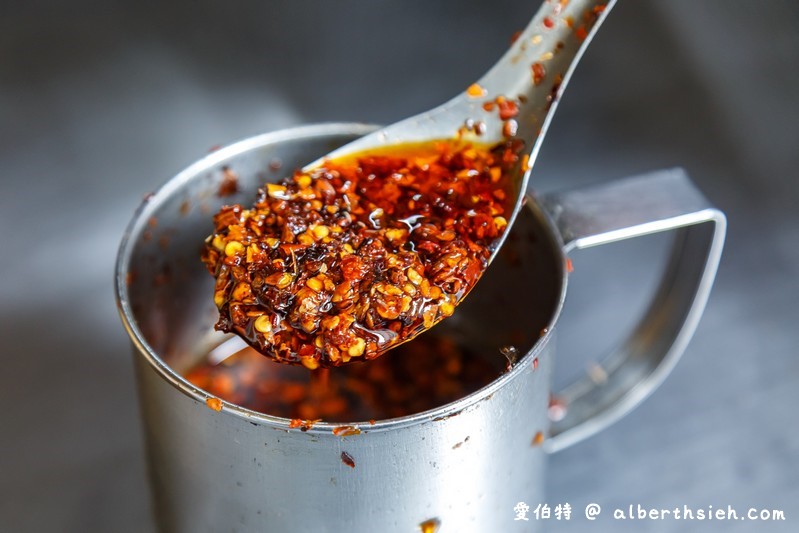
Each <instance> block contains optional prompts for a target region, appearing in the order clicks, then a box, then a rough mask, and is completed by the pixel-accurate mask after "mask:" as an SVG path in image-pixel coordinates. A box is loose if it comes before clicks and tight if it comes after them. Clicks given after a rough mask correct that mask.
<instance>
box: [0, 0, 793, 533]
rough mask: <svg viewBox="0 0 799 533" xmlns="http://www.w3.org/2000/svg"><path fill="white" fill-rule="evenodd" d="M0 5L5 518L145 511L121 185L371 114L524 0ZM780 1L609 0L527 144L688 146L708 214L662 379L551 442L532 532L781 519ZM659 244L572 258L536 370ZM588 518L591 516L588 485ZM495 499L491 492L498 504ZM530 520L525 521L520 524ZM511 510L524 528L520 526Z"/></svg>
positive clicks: (50, 519)
mask: <svg viewBox="0 0 799 533" xmlns="http://www.w3.org/2000/svg"><path fill="white" fill-rule="evenodd" d="M262 4H263V3H258V2H241V3H238V4H236V5H235V6H234V5H231V4H230V3H218V2H210V1H202V2H200V3H199V4H198V3H190V2H188V1H183V0H181V1H175V2H169V3H166V4H164V3H156V2H154V1H152V0H147V1H143V2H135V3H134V2H119V3H116V4H109V3H108V2H99V1H95V0H81V1H78V2H72V3H69V4H64V3H60V2H55V1H50V2H39V3H36V5H35V6H33V5H32V4H31V5H26V6H23V5H16V6H4V12H3V15H2V17H0V183H2V189H1V191H2V194H0V227H2V228H3V229H2V232H0V243H1V244H2V250H3V252H4V258H3V260H2V261H0V273H2V276H0V280H2V281H0V291H1V292H0V316H1V317H2V320H0V335H2V337H3V339H4V342H3V344H2V348H0V350H2V361H3V371H2V372H0V405H2V406H3V408H2V410H0V413H2V414H0V427H1V428H2V429H0V451H2V453H1V454H0V472H2V475H0V529H2V530H3V531H14V532H16V531H23V532H27V531H35V532H40V531H67V532H73V531H74V532H82V531H117V532H126V531H130V532H147V531H153V530H154V526H153V524H152V520H151V517H150V504H149V501H148V493H147V486H146V480H145V472H144V463H143V458H142V452H143V450H142V438H141V428H140V425H139V421H138V413H137V406H136V401H135V397H134V389H133V375H132V365H131V362H130V356H129V351H128V344H127V339H126V337H125V334H124V332H123V330H122V327H121V325H120V323H119V320H118V318H117V316H116V311H115V309H114V304H113V293H112V265H113V260H114V255H115V251H116V246H117V243H118V240H119V238H120V236H121V234H122V230H123V228H124V226H125V224H126V223H127V221H128V219H129V217H130V215H131V213H132V211H133V209H134V207H135V206H136V205H137V203H138V202H139V200H140V198H141V197H142V196H143V195H144V194H145V193H146V192H147V191H150V190H152V189H153V188H155V187H156V186H158V185H159V184H160V183H162V182H163V181H164V180H165V179H167V178H168V177H169V176H170V175H172V174H173V173H175V172H176V171H177V170H179V169H180V168H182V167H183V166H185V165H186V164H188V163H189V162H191V161H192V160H194V159H196V158H197V157H199V156H200V155H202V154H203V153H204V152H205V151H206V150H207V149H208V148H210V147H211V146H213V145H216V144H225V143H228V142H231V141H233V140H236V139H239V138H242V137H246V136H249V135H253V134H256V133H260V132H263V131H267V130H273V129H277V128H280V127H284V126H290V125H296V124H302V123H309V122H319V121H326V120H363V121H366V122H382V123H388V122H392V121H394V120H397V119H399V118H402V117H404V116H408V115H410V114H413V113H416V112H418V111H421V110H424V109H427V108H429V107H432V106H433V105H435V104H438V103H440V102H442V101H444V100H445V99H447V98H448V97H450V96H451V95H453V94H455V93H456V92H458V91H460V90H462V89H463V87H465V86H466V85H468V84H469V83H470V82H471V81H472V80H473V79H475V78H476V77H478V76H479V75H480V74H481V73H482V72H483V71H484V70H485V68H486V67H487V66H489V65H490V64H491V63H492V62H493V61H494V59H495V58H496V57H498V56H499V54H500V53H501V52H502V50H503V49H504V47H505V46H506V43H507V39H508V36H509V35H510V34H511V33H512V32H513V31H514V30H515V29H517V28H518V27H520V26H522V25H523V22H524V21H526V20H527V19H528V18H529V16H530V15H531V14H532V12H533V10H534V9H535V6H534V5H532V4H528V3H527V2H511V1H501V2H490V3H488V2H483V3H479V2H477V1H471V2H462V3H458V7H457V8H456V7H455V4H454V3H453V2H450V3H444V2H439V3H422V2H419V1H417V2H410V3H408V2H404V3H402V4H400V3H399V2H395V3H374V2H365V1H362V2H356V1H347V2H338V3H336V6H335V7H334V6H333V5H332V3H327V2H321V1H316V2H313V3H312V4H311V6H310V7H307V6H308V4H307V3H303V5H302V6H300V5H299V3H293V4H289V3H284V4H281V5H278V6H276V5H269V6H267V5H266V4H263V5H262ZM797 22H799V8H798V7H797V6H796V4H795V3H794V2H790V1H788V0H782V1H780V0H770V1H768V2H760V3H752V2H747V3H744V2H735V3H732V2H724V1H723V0H701V1H697V2H694V1H691V0H679V1H672V2H655V1H654V0H648V1H635V2H633V1H629V0H628V1H625V0H621V2H620V3H619V5H618V7H617V8H616V11H615V12H614V13H613V14H612V16H611V17H610V18H609V20H608V22H607V25H606V26H605V27H603V28H602V30H601V31H600V33H599V36H598V38H597V39H596V41H595V42H594V44H593V45H592V48H591V49H590V50H589V52H588V54H587V55H586V57H585V59H584V60H583V62H582V63H581V65H580V67H579V68H578V70H577V74H576V76H575V78H574V79H573V81H572V84H571V85H570V87H569V89H568V91H567V93H566V97H565V99H564V101H563V103H562V105H561V107H560V109H559V111H558V115H557V117H556V119H555V121H554V124H553V128H552V130H551V132H550V134H549V138H548V140H547V141H546V143H545V145H544V148H543V150H542V152H541V157H540V159H539V162H538V165H537V167H536V170H535V174H534V176H533V179H532V183H533V187H535V188H536V189H539V190H542V191H549V190H555V189H557V188H559V187H565V186H576V185H581V184H587V183H595V182H602V181H607V180H610V179H613V178H615V177H622V176H625V175H630V174H634V173H637V172H643V171H646V170H650V169H654V168H659V167H668V166H674V165H682V166H685V167H686V168H687V169H688V170H689V172H690V173H691V175H692V176H693V178H694V180H695V181H696V182H697V184H698V185H699V186H700V187H701V188H702V189H703V190H704V191H705V193H706V195H707V196H708V197H709V198H710V199H712V200H713V201H714V202H715V203H716V204H717V205H718V206H719V207H720V208H722V209H723V210H724V211H726V213H727V215H728V217H729V221H730V227H729V234H728V241H727V247H726V250H725V257H724V259H723V262H722V266H721V269H720V271H719V275H718V278H717V283H716V287H715V291H714V293H713V295H712V296H711V300H710V303H709V306H708V308H707V311H706V313H705V317H704V319H703V321H702V323H701V324H700V327H699V329H698V331H697V333H696V337H695V338H694V341H693V342H692V344H691V345H690V346H689V348H688V351H687V352H686V354H685V356H684V358H683V360H682V361H681V362H680V363H679V365H678V366H677V368H676V370H675V371H674V373H673V374H672V376H671V377H670V378H669V379H668V380H667V381H666V383H665V384H664V385H663V387H662V388H661V389H660V390H659V391H657V392H656V393H655V394H654V395H653V396H652V397H651V398H650V399H649V400H647V401H646V402H645V403H644V404H643V405H642V406H641V407H640V408H638V409H637V410H636V411H634V412H633V413H632V414H630V415H629V416H628V417H627V418H625V419H624V420H622V421H621V422H619V423H618V424H616V425H615V426H613V427H612V428H610V429H608V430H606V431H605V432H603V433H601V434H599V435H597V436H595V437H593V438H591V439H590V440H588V441H585V442H583V443H580V444H578V445H576V446H574V447H573V448H571V449H568V450H565V451H563V452H561V453H559V454H557V455H555V456H553V457H552V458H551V460H550V470H549V476H548V481H547V484H548V491H549V501H548V502H527V503H529V504H531V506H532V507H535V505H537V504H538V503H549V504H550V505H552V506H554V505H556V504H558V503H570V504H571V506H572V507H573V509H574V511H573V515H572V518H571V520H569V521H564V520H561V521H556V520H554V519H550V520H549V521H548V522H547V524H546V529H547V530H550V531H563V532H568V531H596V532H600V531H652V532H670V531H685V530H687V529H690V530H691V531H709V532H713V531H742V532H743V531H764V532H766V533H768V532H772V531H774V532H778V531H796V528H797V527H799V526H798V525H797V521H798V520H799V503H797V502H799V430H798V429H797V422H799V419H797V415H796V407H795V406H796V405H797V404H799V357H797V355H798V354H797V352H798V351H799V333H797V329H796V324H797V322H799V321H797V319H799V311H797V307H796V302H797V301H799V282H797V279H799V247H797V246H796V244H797V237H798V236H799V210H797V209H796V205H797V204H799V185H797V175H796V173H797V171H796V169H797V167H799V151H797V150H796V147H795V143H796V139H797V137H799V102H797V99H796V95H797V94H799V74H797V72H798V71H797V68H796V67H797V65H799V33H797V32H796V31H795V28H796V24H797ZM665 241H666V239H662V238H653V239H648V240H643V241H640V242H636V243H625V244H619V245H615V246H614V247H612V248H611V247H605V248H602V249H596V250H589V251H584V252H580V253H579V254H577V255H575V256H574V258H573V259H574V265H575V269H576V271H575V273H574V275H573V276H572V278H571V287H570V294H569V297H568V302H567V307H566V312H565V314H564V317H563V323H562V326H563V327H562V332H561V333H562V335H561V337H560V339H559V340H560V342H559V348H560V354H559V355H560V360H559V361H558V364H559V369H558V373H557V376H556V381H557V382H558V383H561V384H562V383H565V382H567V381H568V380H569V379H570V378H571V377H574V376H577V375H579V374H580V373H581V372H583V370H584V368H585V367H586V365H587V364H589V363H590V361H591V360H592V359H594V358H596V357H598V356H600V355H601V353H602V352H603V351H604V350H606V349H607V348H609V347H611V346H612V345H613V342H614V340H617V339H618V338H619V336H620V335H621V334H622V333H623V332H624V331H625V330H626V329H627V328H629V327H630V325H631V324H632V318H633V317H634V316H635V314H636V313H637V312H638V311H639V310H640V308H641V306H642V305H643V303H644V302H645V299H646V295H647V291H648V290H650V288H651V285H652V283H653V280H654V279H655V278H656V275H657V273H658V271H657V268H656V267H653V266H652V265H653V264H656V263H657V261H658V259H660V258H661V257H662V255H663V253H662V252H663V248H664V246H665V244H666V242H665ZM589 502H596V503H598V504H600V505H601V506H602V507H603V509H604V512H603V514H602V515H601V516H600V518H599V519H598V520H597V521H595V522H593V523H589V522H587V521H586V520H585V518H583V517H582V507H584V506H585V504H587V503H589ZM637 503H641V504H642V505H645V506H648V507H658V508H674V507H682V506H683V505H688V506H690V507H693V508H705V509H706V508H707V507H708V506H710V505H712V506H713V507H714V508H718V507H724V508H726V506H727V505H732V506H735V507H737V508H738V509H744V510H745V509H748V508H749V507H758V508H774V509H782V510H784V511H785V513H786V515H787V516H788V521H786V522H784V523H768V524H765V523H759V524H755V523H753V522H747V521H738V522H718V521H705V522H693V523H691V524H690V526H688V525H686V523H685V522H680V521H676V520H662V521H646V522H630V521H627V522H614V521H613V520H611V519H610V517H609V516H608V514H609V513H610V512H611V511H612V509H613V508H615V507H624V508H626V507H627V506H628V505H630V504H637ZM512 512H513V511H512V509H508V513H512ZM528 526H529V524H528ZM522 530H525V529H523V528H522V527H521V525H520V531H522Z"/></svg>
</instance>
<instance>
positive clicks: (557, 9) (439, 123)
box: [306, 0, 616, 191]
mask: <svg viewBox="0 0 799 533" xmlns="http://www.w3.org/2000/svg"><path fill="white" fill-rule="evenodd" d="M615 3H616V0H545V1H544V2H543V3H542V5H541V7H540V8H539V10H538V12H537V13H536V14H535V16H534V17H533V19H532V20H531V21H530V23H529V24H528V25H527V27H526V28H525V29H524V30H523V31H522V32H521V33H520V34H519V35H518V37H517V38H516V40H515V41H514V42H513V44H512V45H511V47H510V48H509V49H508V51H507V52H506V53H505V55H503V56H502V57H501V58H500V60H499V61H497V63H496V64H495V65H494V66H493V67H492V68H491V69H490V70H489V71H488V72H487V73H486V74H485V75H484V76H483V77H482V78H480V80H479V81H478V82H477V83H476V84H474V85H472V86H471V87H469V88H468V89H466V90H465V91H464V92H462V93H461V94H459V95H457V96H456V97H455V98H453V99H451V100H449V101H448V102H446V103H444V104H442V105H440V106H438V107H436V108H434V109H431V110H429V111H426V112H424V113H421V114H418V115H415V116H413V117H410V118H407V119H405V120H401V121H400V122H396V123H394V124H392V125H390V126H387V127H385V128H382V129H380V130H378V131H377V132H375V133H373V134H371V135H367V136H366V137H363V138H361V139H358V140H356V141H354V142H352V143H350V144H348V145H346V146H344V147H342V148H340V149H338V150H335V151H334V152H332V153H330V154H328V156H327V157H329V158H335V157H339V156H342V155H345V154H347V153H354V152H358V151H362V150H369V149H372V148H377V147H379V146H385V145H392V144H401V143H408V142H419V141H427V140H431V139H448V138H452V137H454V136H455V135H456V134H457V133H458V130H459V128H462V126H464V123H467V122H468V123H469V124H473V125H474V127H475V128H476V129H479V130H480V134H479V137H478V136H477V134H476V130H473V131H471V132H469V131H467V132H465V133H466V135H470V134H471V135H474V136H475V140H479V141H481V142H485V143H487V144H493V143H496V142H499V141H501V140H503V139H504V138H506V137H507V136H508V135H507V134H508V133H513V134H514V135H515V136H516V137H518V138H520V139H524V140H525V142H526V143H527V146H526V147H525V150H524V151H525V152H526V153H527V154H529V162H528V167H529V166H532V163H533V161H534V160H535V157H536V156H537V154H538V150H539V148H540V146H541V141H542V140H543V137H544V133H545V132H546V129H547V127H548V125H549V122H550V121H551V119H552V115H553V114H554V111H555V107H556V106H557V102H558V100H559V99H560V96H561V94H562V93H563V90H564V88H565V87H566V84H567V83H568V81H569V78H570V77H571V74H572V72H573V71H574V67H575V66H576V64H577V62H578V61H579V59H580V57H581V56H582V54H583V52H584V51H585V49H586V47H587V46H588V44H589V42H590V41H591V39H592V38H593V36H594V34H595V33H596V31H597V29H598V28H599V26H600V25H601V23H602V22H603V21H604V20H605V18H606V17H607V14H608V12H609V11H610V9H611V8H612V7H613V5H614V4H615ZM536 65H537V66H536ZM498 98H504V99H505V100H506V102H507V101H512V103H511V104H505V107H508V106H510V107H512V106H514V105H515V106H516V107H517V108H518V114H516V115H515V116H514V117H511V119H506V118H503V117H504V116H507V112H505V113H500V107H499V106H498V105H497V103H496V100H497V99H498ZM492 103H493V105H492ZM508 120H513V121H514V122H515V124H513V123H511V124H506V122H507V121H508ZM514 128H515V131H513V132H511V131H508V130H509V129H514ZM319 163H321V160H317V161H315V162H313V163H311V164H310V165H308V166H307V167H306V169H307V168H312V167H314V166H316V165H318V164H319ZM528 175H529V172H524V177H523V179H522V181H521V182H520V183H519V185H520V188H519V190H521V191H524V189H525V187H526V184H527V178H528Z"/></svg>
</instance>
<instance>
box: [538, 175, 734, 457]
mask: <svg viewBox="0 0 799 533" xmlns="http://www.w3.org/2000/svg"><path fill="white" fill-rule="evenodd" d="M542 203H543V205H544V206H545V209H546V210H547V211H548V212H549V213H550V216H552V218H553V220H554V221H555V224H556V226H557V228H558V230H559V232H560V234H561V236H562V238H563V241H564V250H565V251H566V252H567V253H568V252H569V251H571V250H573V249H578V248H587V247H590V246H597V245H601V244H606V243H610V242H614V241H618V240H622V239H629V238H632V237H638V236H641V235H647V234H650V233H656V232H661V231H669V230H676V231H677V235H676V238H675V241H674V245H673V249H672V253H671V259H670V261H669V264H668V268H667V269H666V271H665V273H664V275H663V280H662V282H661V286H660V288H659V289H658V291H657V293H656V294H655V296H654V297H653V300H652V302H651V304H650V306H649V310H648V311H647V313H646V314H645V315H644V317H643V318H642V320H641V322H640V323H639V325H638V326H637V328H636V329H635V331H634V332H633V333H632V335H631V336H630V338H629V339H627V340H626V341H625V342H624V343H622V345H621V346H620V347H619V348H618V349H617V350H616V351H615V352H614V353H612V354H611V355H610V356H609V357H607V358H606V359H605V362H604V363H603V364H602V366H601V367H599V368H601V372H600V375H601V379H600V380H599V381H597V379H596V378H594V379H591V378H590V377H586V378H585V379H583V380H582V381H579V382H577V383H575V384H573V385H571V386H570V387H568V388H567V389H566V390H565V391H563V392H561V393H558V396H559V397H560V398H561V399H562V400H563V401H564V403H565V404H566V405H567V406H568V410H567V414H566V416H565V417H564V418H563V419H562V420H559V421H557V422H555V423H554V424H553V427H552V433H553V438H551V439H550V440H549V441H548V442H547V450H548V451H551V452H554V451H558V450H560V449H562V448H564V447H567V446H570V445H571V444H573V443H575V442H577V441H579V440H582V439H584V438H585V437H587V436H589V435H592V434H593V433H596V432H597V431H599V430H601V429H602V428H604V427H606V426H608V425H609V424H611V423H613V422H614V421H616V420H617V419H618V418H620V417H621V416H623V415H624V414H625V413H627V412H628V411H629V410H631V409H632V408H633V407H635V406H636V405H638V404H639V403H640V402H641V401H642V400H643V399H644V398H646V397H647V396H648V395H649V394H650V393H651V392H652V391H653V390H654V389H655V388H657V386H658V385H660V383H661V382H662V381H663V380H664V379H665V378H666V376H667V375H668V374H669V372H671V369H672V368H673V367H674V365H675V364H676V363H677V360H678V359H679V358H680V356H681V355H682V353H683V351H684V350H685V347H686V345H687V343H688V341H689V339H690V338H691V336H692V335H693V333H694V330H695V329H696V325H697V323H698V322H699V318H700V316H701V315H702V311H703V310H704V308H705V304H706V302H707V298H708V295H709V294H710V288H711V286H712V285H713V279H714V278H715V276H716V269H717V268H718V264H719V261H720V259H721V250H722V247H723V245H724V236H725V233H726V226H727V223H726V219H725V217H724V214H723V213H721V212H720V211H719V210H718V209H715V208H713V207H712V206H711V204H710V203H709V202H708V201H707V200H706V199H705V198H704V197H703V196H702V194H701V193H700V192H699V191H698V190H697V189H696V187H694V185H693V184H692V183H691V181H690V180H689V178H688V176H687V175H686V174H685V172H684V171H682V170H681V169H673V170H666V171H659V172H653V173H651V174H648V175H645V176H640V177H636V178H629V179H626V180H621V181H617V182H613V183H611V184H608V185H600V186H595V187H587V188H582V189H578V190H575V191H567V192H561V193H556V194H552V195H549V196H546V197H544V198H543V199H542ZM597 355H599V354H597Z"/></svg>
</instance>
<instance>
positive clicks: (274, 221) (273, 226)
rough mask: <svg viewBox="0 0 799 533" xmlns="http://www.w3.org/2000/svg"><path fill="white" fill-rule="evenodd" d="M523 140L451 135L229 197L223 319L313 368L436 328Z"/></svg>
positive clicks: (496, 220) (474, 266) (477, 262)
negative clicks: (245, 196)
mask: <svg viewBox="0 0 799 533" xmlns="http://www.w3.org/2000/svg"><path fill="white" fill-rule="evenodd" d="M508 102H512V101H510V100H504V99H503V103H504V105H505V106H506V111H505V114H506V116H507V115H511V116H513V115H515V114H516V113H518V107H517V106H516V104H515V103H512V105H509V104H508ZM498 104H499V105H503V104H502V103H499V102H498ZM514 130H515V128H514ZM520 149H521V145H520V143H519V142H517V141H508V142H505V143H500V144H499V145H497V146H495V147H493V148H491V149H488V148H485V147H479V146H473V145H455V144H454V143H452V142H448V141H442V142H437V143H426V144H424V145H407V146H404V147H400V148H394V149H393V150H391V151H388V152H383V153H376V152H371V153H363V154H358V155H356V156H352V157H349V158H346V159H343V160H339V161H331V162H327V163H325V164H324V165H323V166H322V167H321V168H318V169H315V170H313V171H311V172H308V173H302V172H299V171H298V172H296V173H295V174H294V175H293V176H291V177H289V178H286V179H284V180H283V181H281V182H280V183H268V184H266V186H265V187H264V188H263V189H261V191H260V192H259V196H258V198H257V200H256V202H255V205H254V206H253V207H252V208H249V209H246V208H244V207H243V206H241V205H232V206H225V207H223V208H222V209H221V210H220V211H219V213H217V214H216V216H215V217H214V224H215V231H214V233H213V234H212V235H211V236H210V237H208V239H207V240H206V246H205V250H204V253H203V261H204V263H205V264H206V266H207V267H208V269H209V271H210V272H211V273H212V274H213V275H214V276H215V278H216V286H215V291H214V302H215V303H216V305H217V307H218V308H219V311H220V318H219V321H218V322H217V324H216V328H217V329H219V330H221V331H225V332H235V333H237V334H239V335H240V336H241V337H242V338H244V339H245V340H246V341H247V342H248V343H250V344H251V345H252V346H253V347H255V348H256V349H257V350H259V351H260V352H261V353H263V354H264V355H266V356H267V357H270V358H272V359H274V360H276V361H279V362H284V363H290V364H302V365H304V366H305V367H307V368H309V369H312V370H313V369H316V368H319V367H330V366H339V365H342V364H345V363H348V362H350V361H353V360H365V359H373V358H375V357H377V356H379V355H380V354H381V353H382V352H384V351H385V350H387V349H388V348H390V347H392V346H394V345H397V344H399V343H402V342H405V341H407V340H410V339H411V338H413V337H415V336H416V335H418V334H419V333H420V332H422V331H423V330H426V329H429V328H430V327H432V326H433V325H434V324H436V323H437V322H438V321H440V320H442V319H443V318H446V317H448V316H450V315H451V314H452V313H453V311H454V309H455V306H456V305H457V304H458V303H459V302H460V300H461V299H462V298H464V297H465V296H466V294H467V293H468V292H469V291H470V290H471V288H472V287H473V286H474V284H475V283H476V282H477V280H478V278H479V277H480V275H481V274H482V272H483V270H484V269H485V267H486V265H487V262H488V258H489V257H490V255H491V251H490V249H489V245H490V244H491V243H492V242H493V241H494V240H495V239H496V238H497V237H499V236H500V235H501V234H502V233H503V232H504V230H505V228H506V226H507V220H506V218H505V216H506V215H507V213H509V211H510V210H509V206H507V205H506V202H504V201H500V200H499V199H498V198H505V195H504V194H500V195H495V194H494V192H495V191H496V190H498V189H507V188H508V181H509V178H508V171H509V170H510V169H511V168H512V167H514V166H515V164H516V163H517V162H518V160H519V155H518V153H519V151H520ZM508 196H509V195H508Z"/></svg>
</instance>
